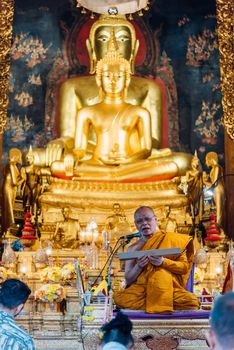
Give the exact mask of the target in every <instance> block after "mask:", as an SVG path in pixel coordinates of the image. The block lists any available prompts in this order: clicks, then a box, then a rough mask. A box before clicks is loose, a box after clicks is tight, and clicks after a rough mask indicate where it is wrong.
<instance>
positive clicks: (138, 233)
mask: <svg viewBox="0 0 234 350" xmlns="http://www.w3.org/2000/svg"><path fill="white" fill-rule="evenodd" d="M142 236H143V234H142V232H136V233H131V234H130V235H126V236H121V237H119V239H132V238H137V237H142Z"/></svg>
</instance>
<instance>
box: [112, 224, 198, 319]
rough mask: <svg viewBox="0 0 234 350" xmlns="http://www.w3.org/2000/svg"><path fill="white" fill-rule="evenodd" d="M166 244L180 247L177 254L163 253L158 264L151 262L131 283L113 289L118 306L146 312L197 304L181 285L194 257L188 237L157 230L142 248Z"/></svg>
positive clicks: (191, 307) (187, 307)
mask: <svg viewBox="0 0 234 350" xmlns="http://www.w3.org/2000/svg"><path fill="white" fill-rule="evenodd" d="M166 248H180V249H181V252H182V253H181V255H180V256H168V257H164V261H163V264H162V265H161V266H159V267H156V266H153V265H152V264H151V263H149V264H148V265H147V266H146V267H144V269H143V270H142V272H141V273H140V274H139V276H138V277H137V279H136V281H135V282H134V283H132V284H131V285H130V286H129V287H127V288H126V289H124V290H121V291H116V292H115V293H114V301H115V303H116V305H117V306H118V307H120V308H126V309H131V310H144V311H145V312H147V313H172V312H173V310H193V309H198V308H199V301H198V299H197V297H196V296H195V294H193V293H190V292H188V291H187V290H186V289H185V287H186V283H187V280H188V277H189V274H190V271H191V268H192V262H193V257H194V253H193V241H192V237H190V236H188V235H183V234H179V233H170V232H167V233H165V232H162V231H158V232H157V233H155V234H154V235H153V236H152V237H151V238H150V239H149V240H148V241H147V242H146V243H145V245H144V246H143V248H142V250H149V249H166Z"/></svg>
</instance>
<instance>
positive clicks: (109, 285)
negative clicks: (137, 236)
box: [107, 238, 131, 294]
mask: <svg viewBox="0 0 234 350" xmlns="http://www.w3.org/2000/svg"><path fill="white" fill-rule="evenodd" d="M130 240H131V238H126V239H125V240H123V241H122V242H121V243H120V244H119V246H118V247H117V248H116V249H115V250H114V251H113V253H112V255H111V257H110V259H109V266H108V271H107V291H108V294H109V291H110V289H111V268H112V263H113V259H114V257H115V255H116V254H117V253H118V251H119V250H120V248H124V247H125V246H126V245H127V244H128V243H129V242H130Z"/></svg>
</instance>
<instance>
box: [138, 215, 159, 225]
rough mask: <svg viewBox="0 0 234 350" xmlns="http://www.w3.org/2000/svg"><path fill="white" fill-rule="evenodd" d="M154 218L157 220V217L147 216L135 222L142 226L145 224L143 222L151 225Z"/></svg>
mask: <svg viewBox="0 0 234 350" xmlns="http://www.w3.org/2000/svg"><path fill="white" fill-rule="evenodd" d="M153 218H156V216H155V215H153V216H151V217H150V216H145V217H144V218H140V219H137V220H135V223H136V224H137V225H141V224H143V222H147V223H150V222H151V221H152V219H153Z"/></svg>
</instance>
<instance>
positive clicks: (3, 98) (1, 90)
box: [0, 0, 14, 133]
mask: <svg viewBox="0 0 234 350" xmlns="http://www.w3.org/2000/svg"><path fill="white" fill-rule="evenodd" d="M13 15H14V1H13V0H1V1H0V133H2V132H3V130H4V127H5V125H6V114H7V106H8V84H9V71H10V58H9V51H10V48H11V40H12V21H13Z"/></svg>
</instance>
